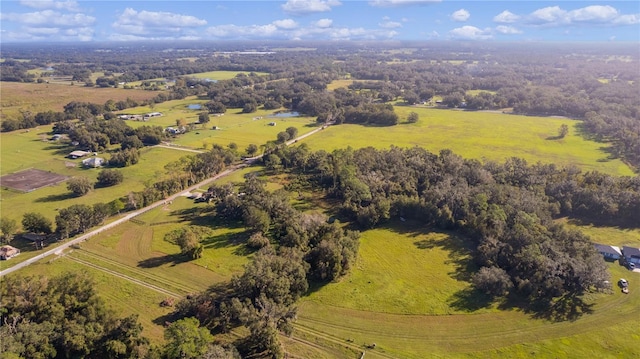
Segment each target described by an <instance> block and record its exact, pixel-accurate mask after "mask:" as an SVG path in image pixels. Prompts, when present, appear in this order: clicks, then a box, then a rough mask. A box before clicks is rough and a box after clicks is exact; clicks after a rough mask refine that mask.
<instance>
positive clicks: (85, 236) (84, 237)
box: [0, 123, 331, 277]
mask: <svg viewBox="0 0 640 359" xmlns="http://www.w3.org/2000/svg"><path fill="white" fill-rule="evenodd" d="M330 124H331V123H330ZM330 124H327V125H324V126H322V127H320V128H317V129H315V130H313V131H311V132H308V133H305V134H304V135H301V136H299V137H297V138H296V139H294V140H291V141H288V142H287V146H289V145H292V144H294V143H296V142H298V141H299V140H302V139H304V138H306V137H308V136H311V135H313V134H315V133H317V132H318V131H321V130H323V129H325V128H326V127H327V126H329V125H330ZM160 147H165V146H160ZM166 147H169V148H172V149H182V150H187V151H191V152H201V151H197V150H188V149H184V148H179V147H171V146H166ZM261 157H262V155H259V156H256V157H251V158H247V159H245V163H248V164H250V163H253V162H254V161H256V160H258V159H260V158H261ZM246 166H247V164H241V165H236V166H232V167H230V168H228V169H226V170H224V171H222V172H220V173H218V174H217V175H215V176H214V177H211V178H208V179H206V180H204V181H202V182H200V183H198V184H196V185H193V186H191V187H189V188H187V189H185V190H183V191H181V192H179V193H176V194H174V195H172V196H170V197H168V198H165V199H163V200H161V201H158V202H156V203H153V204H151V205H149V206H147V207H144V208H141V209H139V210H137V211H133V212H129V213H127V214H126V215H125V216H124V217H122V218H119V219H117V220H115V221H113V222H111V223H108V224H105V225H104V226H102V227H100V228H98V229H95V230H93V231H91V232H89V233H85V234H83V235H81V236H80V237H77V238H74V239H72V240H70V241H68V242H65V243H63V244H61V245H59V246H57V247H55V248H53V249H49V250H47V251H45V252H43V253H41V254H39V255H37V256H35V257H33V258H30V259H27V260H26V261H24V262H21V263H19V264H16V265H15V266H13V267H10V268H7V269H5V270H3V271H0V277H2V276H4V275H6V274H9V273H12V272H15V271H17V270H19V269H21V268H24V267H26V266H28V265H30V264H32V263H35V262H37V261H39V260H41V259H43V258H45V257H48V256H50V255H52V254H60V253H62V251H63V250H65V249H67V248H69V247H71V246H72V245H74V244H77V243H80V242H84V241H86V240H87V239H89V238H91V237H93V236H95V235H96V234H99V233H102V232H104V231H106V230H108V229H111V228H113V227H115V226H117V225H120V224H122V223H124V222H126V221H128V220H130V219H131V218H134V217H136V216H138V215H141V214H142V213H145V212H147V211H150V210H152V209H154V208H156V207H158V206H162V205H164V204H165V203H166V202H168V201H173V200H174V199H176V198H178V197H180V196H183V195H186V194H188V193H189V192H191V191H193V190H196V189H198V188H200V187H204V186H206V185H207V184H209V183H211V182H213V181H215V180H217V179H219V178H221V177H224V176H226V175H228V174H230V173H233V172H234V171H237V170H239V169H241V168H244V167H246Z"/></svg>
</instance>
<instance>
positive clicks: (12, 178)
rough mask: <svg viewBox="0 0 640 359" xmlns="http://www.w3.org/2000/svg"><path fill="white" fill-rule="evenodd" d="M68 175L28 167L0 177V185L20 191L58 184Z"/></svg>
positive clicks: (29, 190)
mask: <svg viewBox="0 0 640 359" xmlns="http://www.w3.org/2000/svg"><path fill="white" fill-rule="evenodd" d="M67 178H68V177H67V176H63V175H60V174H57V173H53V172H47V171H43V170H38V169H34V168H30V169H27V170H24V171H20V172H16V173H11V174H8V175H6V176H2V177H0V185H1V186H2V187H8V188H11V189H14V190H18V191H22V192H31V191H34V190H36V189H38V188H42V187H46V186H51V185H55V184H58V183H60V182H62V181H64V180H66V179H67Z"/></svg>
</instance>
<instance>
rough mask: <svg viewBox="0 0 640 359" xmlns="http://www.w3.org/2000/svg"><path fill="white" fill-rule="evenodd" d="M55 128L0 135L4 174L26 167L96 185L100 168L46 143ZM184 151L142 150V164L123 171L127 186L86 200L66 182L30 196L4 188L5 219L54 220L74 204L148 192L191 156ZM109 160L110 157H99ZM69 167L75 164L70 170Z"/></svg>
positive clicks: (1, 207)
mask: <svg viewBox="0 0 640 359" xmlns="http://www.w3.org/2000/svg"><path fill="white" fill-rule="evenodd" d="M50 129H51V126H40V128H39V129H37V130H32V131H30V132H24V131H22V132H21V131H15V132H10V133H2V134H0V141H1V142H0V160H1V161H2V167H1V171H0V173H2V174H3V175H4V174H7V173H13V172H16V171H19V170H22V169H26V168H37V169H41V170H45V171H52V172H55V173H58V174H62V175H65V176H69V177H73V176H83V177H87V178H89V180H90V181H92V182H95V181H96V178H97V176H98V173H99V172H100V169H86V168H82V166H81V161H82V159H77V160H70V159H67V158H65V156H66V155H67V154H68V153H69V152H70V151H71V150H70V149H69V148H67V147H65V146H64V145H60V144H57V143H53V142H48V141H43V140H42V139H41V138H42V136H48V135H47V133H48V131H49V130H50ZM188 154H189V153H187V152H183V151H176V150H171V149H165V148H146V149H143V150H142V155H141V156H140V162H139V163H138V164H136V165H134V166H131V167H125V168H122V169H119V170H120V171H121V172H122V174H123V175H124V181H123V183H121V184H119V185H116V186H113V187H107V188H99V189H95V190H93V191H91V192H90V193H88V194H87V195H85V196H83V197H79V198H76V197H71V196H70V195H69V191H68V190H67V188H66V183H65V182H63V183H59V184H57V185H55V186H49V187H43V188H40V189H37V190H35V191H33V192H29V193H21V192H15V191H11V190H7V189H5V188H2V189H1V190H0V191H1V192H0V194H1V195H2V199H1V201H0V210H1V211H2V215H3V217H4V216H6V217H8V218H13V219H15V220H16V221H18V222H20V221H21V220H22V215H23V214H24V213H26V212H31V211H37V212H39V213H42V214H43V215H44V216H46V217H48V218H50V219H52V220H53V218H54V217H55V215H56V210H58V209H60V208H67V207H69V206H71V205H73V204H89V205H92V204H94V203H99V202H110V201H112V200H114V199H115V198H118V197H121V196H124V195H126V194H127V193H129V192H130V191H139V190H142V189H144V187H145V183H146V182H148V181H150V180H154V179H157V178H158V177H161V176H163V175H164V174H165V173H166V170H165V169H164V166H165V165H166V164H168V163H170V162H173V161H177V160H178V159H179V158H181V157H184V156H186V155H188ZM99 156H103V157H106V158H108V157H109V155H108V154H107V155H105V154H99ZM68 165H75V167H69V166H68Z"/></svg>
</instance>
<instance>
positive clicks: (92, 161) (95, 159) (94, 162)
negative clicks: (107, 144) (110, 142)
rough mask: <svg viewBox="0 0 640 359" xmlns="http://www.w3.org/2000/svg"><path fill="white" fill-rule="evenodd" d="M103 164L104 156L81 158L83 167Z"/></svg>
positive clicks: (95, 166)
mask: <svg viewBox="0 0 640 359" xmlns="http://www.w3.org/2000/svg"><path fill="white" fill-rule="evenodd" d="M103 164H104V158H100V157H91V158H87V159H86V160H82V165H83V166H85V167H92V168H97V167H101V166H102V165H103Z"/></svg>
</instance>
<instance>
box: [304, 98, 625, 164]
mask: <svg viewBox="0 0 640 359" xmlns="http://www.w3.org/2000/svg"><path fill="white" fill-rule="evenodd" d="M410 112H416V113H418V115H419V117H420V119H419V121H418V122H417V123H415V124H407V123H406V122H405V119H406V118H407V116H408V114H409V113H410ZM396 113H398V115H399V116H400V118H401V120H402V121H401V123H400V124H398V125H396V126H389V127H376V126H361V125H352V124H343V125H337V126H330V127H329V128H327V129H325V130H323V131H321V132H320V133H318V134H316V135H314V136H311V137H309V138H307V139H305V140H304V142H305V143H307V144H308V145H309V146H310V147H311V148H312V149H314V150H320V149H323V150H327V151H332V150H334V149H338V148H345V147H347V146H351V147H353V148H361V147H367V146H373V147H376V148H389V147H390V146H392V145H395V146H400V147H412V146H419V147H424V148H426V149H428V150H429V151H431V152H433V153H438V152H439V151H440V150H442V149H451V150H453V151H454V152H455V153H457V154H459V155H460V156H462V157H465V158H476V159H486V160H493V161H498V162H503V161H504V160H505V159H507V158H509V157H521V158H524V159H525V160H527V162H529V163H530V164H533V163H536V162H538V161H540V162H542V163H555V164H556V165H559V166H565V165H575V166H578V167H579V168H581V169H582V170H584V171H593V170H597V171H600V172H605V173H609V174H615V175H633V171H632V170H631V169H630V168H629V167H628V166H627V165H625V164H624V163H623V162H622V161H620V160H618V159H610V158H609V154H608V153H607V151H606V149H607V147H608V145H607V144H603V143H598V142H594V141H589V140H586V139H585V138H584V137H582V136H581V135H580V134H579V132H578V125H579V124H580V121H575V120H570V119H559V118H548V117H533V116H519V115H509V114H502V113H492V112H471V111H458V110H446V109H432V108H420V107H407V106H396ZM562 124H566V125H568V126H569V134H568V135H567V136H566V137H565V138H563V139H554V137H555V136H557V135H558V129H559V128H560V126H561V125H562Z"/></svg>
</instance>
